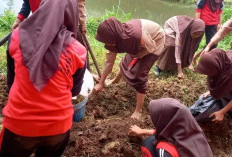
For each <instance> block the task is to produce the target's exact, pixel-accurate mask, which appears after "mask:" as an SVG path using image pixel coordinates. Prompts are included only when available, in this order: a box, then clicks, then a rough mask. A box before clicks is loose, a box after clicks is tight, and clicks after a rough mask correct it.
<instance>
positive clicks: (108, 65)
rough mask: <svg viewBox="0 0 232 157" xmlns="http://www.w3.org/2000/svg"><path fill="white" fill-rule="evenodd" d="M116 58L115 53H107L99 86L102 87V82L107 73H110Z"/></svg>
mask: <svg viewBox="0 0 232 157" xmlns="http://www.w3.org/2000/svg"><path fill="white" fill-rule="evenodd" d="M116 56H117V53H112V52H108V53H107V54H106V62H105V66H104V70H103V73H102V76H101V79H100V81H99V84H102V85H104V82H105V80H106V78H107V76H108V75H109V73H111V72H112V69H113V66H114V62H115V59H116Z"/></svg>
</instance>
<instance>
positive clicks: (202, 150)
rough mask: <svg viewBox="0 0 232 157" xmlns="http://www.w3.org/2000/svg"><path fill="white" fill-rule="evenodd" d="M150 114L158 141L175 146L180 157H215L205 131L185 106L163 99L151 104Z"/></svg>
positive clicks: (173, 100)
mask: <svg viewBox="0 0 232 157" xmlns="http://www.w3.org/2000/svg"><path fill="white" fill-rule="evenodd" d="M149 112H150V116H151V120H152V122H153V124H154V126H155V127H156V139H157V141H168V142H171V143H172V144H174V145H175V146H176V148H177V151H178V153H179V156H180V157H213V154H212V151H211V149H210V147H209V144H208V143H207V140H206V138H205V135H204V133H203V131H202V130H201V128H200V126H199V125H198V124H197V122H196V120H195V119H194V117H193V116H192V115H191V113H190V111H189V109H188V108H187V107H186V106H185V105H183V104H181V103H180V102H179V101H177V100H175V99H173V98H162V99H157V100H153V101H151V102H150V103H149Z"/></svg>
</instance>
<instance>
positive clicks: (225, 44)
mask: <svg viewBox="0 0 232 157" xmlns="http://www.w3.org/2000/svg"><path fill="white" fill-rule="evenodd" d="M120 3H121V0H119V4H118V6H113V7H112V9H111V10H105V14H104V15H102V16H99V17H94V16H89V15H88V20H87V29H88V34H87V35H88V39H89V42H90V44H91V47H92V50H93V51H94V54H95V57H96V58H97V61H98V64H99V66H100V68H101V69H103V66H104V61H105V54H106V52H107V51H106V49H105V48H104V45H103V44H102V43H100V42H98V41H97V40H96V39H95V35H96V30H97V27H98V25H99V24H100V23H101V22H102V21H104V20H105V19H106V18H108V17H111V16H114V17H116V18H118V19H119V20H120V21H122V22H125V21H128V20H130V19H131V18H132V14H131V13H125V12H124V11H123V10H122V9H121V8H120ZM231 12H232V8H229V7H228V8H225V9H224V13H223V22H225V21H226V20H228V19H229V18H230V17H231ZM15 18H16V17H15V16H14V14H13V13H12V12H10V11H6V12H5V15H4V16H0V39H1V38H3V37H4V36H5V35H6V34H8V33H9V32H10V28H11V26H12V24H13V22H14V19H15ZM231 38H232V35H231V34H230V35H228V36H227V37H225V38H224V39H223V40H222V41H221V42H220V43H219V45H218V47H219V48H222V49H224V50H228V49H229V48H230V42H231ZM204 45H205V39H204V38H203V40H202V41H201V43H200V46H199V50H200V49H202V47H203V46H204ZM5 51H6V44H5V45H3V46H1V47H0V73H2V74H6V59H5V58H6V55H5ZM123 56H124V54H119V55H118V56H117V59H116V64H115V65H117V64H119V62H120V60H121V58H122V57H123ZM90 65H93V62H92V61H91V60H90ZM92 67H93V66H92ZM115 67H116V68H114V70H113V73H112V74H113V76H114V75H115V72H116V71H117V70H118V66H115ZM92 69H93V70H94V71H95V69H94V68H92ZM170 75H172V74H170Z"/></svg>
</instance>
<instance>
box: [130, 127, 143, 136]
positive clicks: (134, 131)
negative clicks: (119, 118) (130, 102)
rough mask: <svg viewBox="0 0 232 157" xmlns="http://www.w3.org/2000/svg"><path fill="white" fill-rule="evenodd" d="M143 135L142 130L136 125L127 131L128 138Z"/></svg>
mask: <svg viewBox="0 0 232 157" xmlns="http://www.w3.org/2000/svg"><path fill="white" fill-rule="evenodd" d="M142 134H143V129H141V128H140V127H138V126H137V125H133V126H131V127H130V129H129V136H141V135H142Z"/></svg>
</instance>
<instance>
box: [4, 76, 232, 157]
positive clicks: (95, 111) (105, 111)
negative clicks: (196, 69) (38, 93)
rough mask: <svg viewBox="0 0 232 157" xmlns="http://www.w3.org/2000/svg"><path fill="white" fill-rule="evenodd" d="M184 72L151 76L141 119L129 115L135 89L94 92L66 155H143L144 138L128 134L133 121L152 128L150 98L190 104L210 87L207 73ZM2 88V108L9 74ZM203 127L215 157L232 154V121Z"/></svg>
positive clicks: (116, 87)
mask: <svg viewBox="0 0 232 157" xmlns="http://www.w3.org/2000/svg"><path fill="white" fill-rule="evenodd" d="M185 74H186V76H185V77H184V78H183V79H178V78H176V74H174V75H172V74H170V73H166V74H163V75H162V76H161V77H158V78H157V77H154V76H150V79H149V82H148V91H147V95H146V99H145V104H144V107H143V115H142V121H141V122H138V121H136V120H132V119H130V118H129V117H130V116H131V114H132V112H133V111H134V109H135V104H136V92H135V90H134V89H133V88H131V87H130V86H128V85H126V84H125V82H123V81H121V82H120V83H119V84H117V85H112V86H111V87H107V88H105V89H104V90H103V91H102V92H101V93H100V94H98V95H96V94H93V95H92V96H91V97H90V99H89V101H88V104H87V106H86V113H85V118H84V120H83V121H81V122H79V123H74V124H73V127H72V131H71V137H70V142H69V144H68V146H67V148H66V150H65V152H64V155H63V157H81V156H82V157H87V156H89V157H93V156H94V157H102V156H110V157H121V156H126V157H127V156H128V157H140V156H141V152H140V144H141V142H142V141H143V139H142V138H132V137H129V136H128V129H129V127H130V126H131V125H134V124H136V125H138V126H140V127H142V128H153V125H152V123H151V120H150V117H149V114H148V111H147V104H148V103H149V101H150V100H152V99H158V98H161V97H173V98H175V99H178V100H179V101H181V102H183V103H184V104H185V105H187V106H190V105H192V104H193V103H194V101H196V100H197V99H198V97H199V95H200V94H202V93H204V92H205V91H206V90H207V87H206V82H205V77H204V76H201V75H198V74H195V73H192V72H189V71H185ZM0 90H1V91H0V103H1V108H2V107H3V106H4V105H5V103H6V101H7V92H6V90H7V86H6V77H4V76H2V75H0ZM1 108H0V109H1ZM202 128H203V130H204V132H205V135H206V137H207V139H208V141H209V144H210V146H211V148H212V150H213V153H214V156H215V157H232V144H231V143H232V120H228V119H226V120H225V121H223V122H222V123H217V124H214V123H210V124H207V125H204V126H202ZM143 138H145V137H143Z"/></svg>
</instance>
